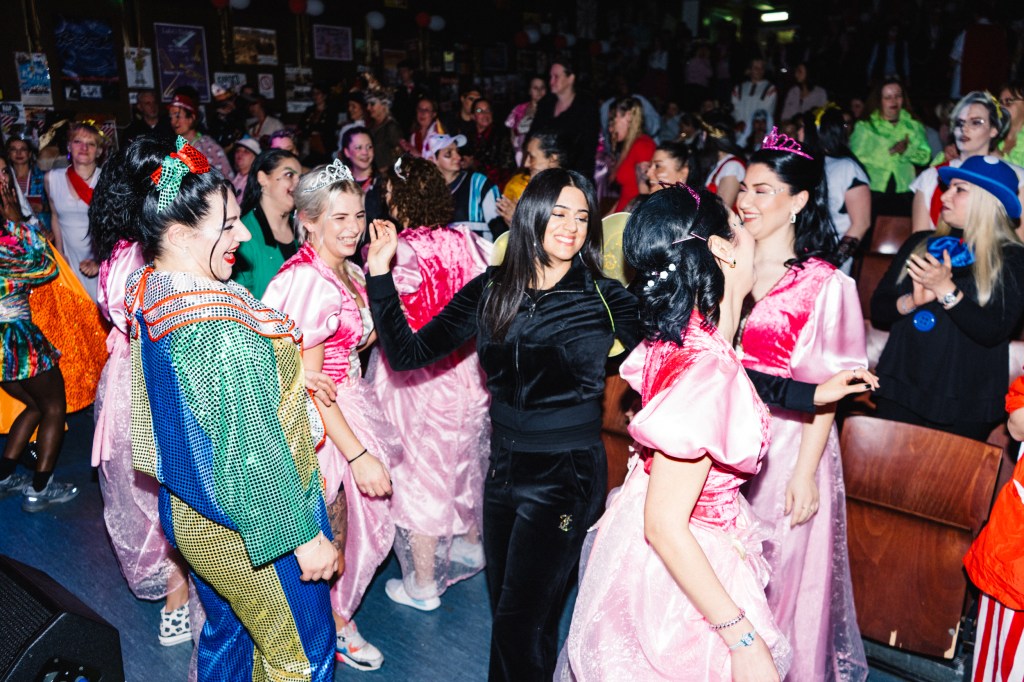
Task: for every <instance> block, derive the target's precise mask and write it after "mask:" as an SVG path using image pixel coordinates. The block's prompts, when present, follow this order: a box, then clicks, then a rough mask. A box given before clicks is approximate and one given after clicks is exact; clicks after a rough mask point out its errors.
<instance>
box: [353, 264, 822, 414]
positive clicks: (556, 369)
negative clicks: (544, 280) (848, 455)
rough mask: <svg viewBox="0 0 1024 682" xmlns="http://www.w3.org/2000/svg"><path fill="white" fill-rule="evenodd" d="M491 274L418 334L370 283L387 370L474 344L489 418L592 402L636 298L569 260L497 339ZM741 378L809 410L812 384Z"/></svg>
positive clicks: (378, 283)
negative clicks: (490, 316)
mask: <svg viewBox="0 0 1024 682" xmlns="http://www.w3.org/2000/svg"><path fill="white" fill-rule="evenodd" d="M492 273H493V268H489V269H488V270H487V271H486V272H485V273H483V274H482V275H480V276H479V277H477V278H475V279H474V280H472V281H471V282H469V283H468V284H466V286H465V287H463V288H462V290H460V291H459V292H458V293H457V294H456V295H455V297H454V298H453V299H452V300H451V302H449V303H448V305H447V306H445V308H444V309H443V310H442V311H441V312H440V313H439V314H438V315H437V316H436V317H435V318H434V319H433V320H431V321H430V322H429V323H427V324H426V325H425V326H423V327H422V328H421V329H420V330H419V331H418V332H416V333H413V331H412V330H411V329H410V328H409V325H408V323H407V322H406V320H405V316H404V314H403V313H402V308H401V305H400V303H399V299H398V294H397V292H396V291H395V286H394V280H393V279H392V278H391V276H390V274H389V275H381V276H377V277H368V278H367V281H366V289H367V293H368V297H369V303H370V308H371V310H372V311H373V318H374V322H375V324H376V326H377V330H378V337H379V338H380V342H381V346H382V347H383V350H384V353H385V355H386V356H387V358H388V362H389V363H390V364H391V367H392V368H394V369H396V370H405V369H415V368H417V367H424V366H426V365H429V364H430V363H432V362H434V361H436V360H439V359H440V358H443V357H445V356H446V355H448V354H449V353H451V352H453V351H454V350H455V349H457V348H459V347H460V346H462V345H463V344H464V343H466V342H467V341H469V340H470V339H472V338H476V343H477V353H478V355H479V357H480V364H481V365H482V366H483V369H484V372H486V374H487V388H488V389H489V391H490V394H491V398H492V403H493V404H492V415H493V414H494V411H495V405H494V404H496V406H497V407H498V409H503V408H510V409H511V410H512V411H525V410H545V409H547V410H559V409H564V408H570V407H576V406H579V405H581V404H584V403H593V404H595V405H596V404H598V403H599V401H600V400H601V397H602V395H603V393H604V382H605V365H606V361H607V358H608V351H609V350H610V348H611V345H612V341H613V340H614V339H615V338H618V339H619V341H621V342H622V344H623V345H624V346H625V347H626V349H627V350H632V349H633V348H634V347H635V346H636V345H637V344H638V343H639V342H640V325H639V318H638V313H637V303H636V298H635V297H634V296H633V295H632V294H630V293H629V292H627V291H626V290H625V289H624V288H623V287H622V285H621V284H619V283H618V282H617V281H615V280H612V279H607V278H599V279H597V280H596V281H595V280H594V278H593V277H592V276H591V275H590V273H589V271H588V270H587V269H586V268H585V267H584V266H583V265H582V264H581V263H580V262H579V261H575V260H574V261H573V265H572V267H571V268H570V269H569V272H568V273H567V274H566V275H565V277H563V278H562V280H561V281H559V282H558V283H557V284H556V285H555V286H554V287H552V288H551V289H549V290H546V291H529V292H527V293H526V295H524V296H523V302H522V304H521V306H520V309H519V314H518V315H517V317H516V318H515V320H514V321H513V323H512V325H511V327H510V328H509V331H508V333H507V334H506V335H505V338H504V339H503V340H501V341H497V340H495V339H494V338H492V336H491V334H490V330H488V329H487V328H486V327H484V326H482V325H481V324H480V315H481V311H482V304H483V301H484V297H485V295H486V292H487V287H488V284H489V282H490V280H491V276H492ZM598 288H600V295H598ZM602 298H603V300H602ZM613 322H614V331H613V329H612V325H613ZM748 374H749V375H750V377H751V380H752V381H753V383H754V385H755V387H756V388H757V391H758V393H759V394H760V396H761V398H762V399H763V400H764V401H765V402H766V403H769V404H775V405H782V406H784V407H787V408H789V409H795V410H801V411H804V412H814V404H813V398H814V388H815V386H814V385H813V384H804V383H801V382H796V381H793V380H790V379H785V378H782V377H773V376H770V375H767V374H761V373H759V372H754V371H748Z"/></svg>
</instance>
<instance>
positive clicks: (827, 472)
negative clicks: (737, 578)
mask: <svg viewBox="0 0 1024 682" xmlns="http://www.w3.org/2000/svg"><path fill="white" fill-rule="evenodd" d="M803 425H804V421H803V420H802V419H801V417H800V415H797V414H796V413H793V412H788V411H786V410H781V409H776V410H773V411H772V444H771V447H770V448H769V450H768V454H767V456H765V458H764V460H763V463H762V469H761V472H760V473H759V474H758V475H757V476H755V477H754V479H753V481H752V482H751V484H750V490H749V492H748V498H749V499H750V505H751V507H753V509H754V513H755V514H757V515H758V516H759V517H760V518H762V519H764V520H765V522H766V523H768V524H770V525H771V526H772V529H773V530H772V536H771V538H770V539H769V540H768V542H766V543H765V552H764V554H765V559H766V560H767V561H768V565H769V566H770V567H771V572H772V573H771V575H772V580H771V582H770V583H769V584H768V590H767V592H768V603H769V605H771V608H772V613H773V614H774V615H775V620H776V621H777V622H778V624H779V627H780V628H782V631H783V632H784V633H785V635H786V637H787V638H789V641H790V642H792V643H793V667H792V668H791V669H790V672H789V677H788V678H787V679H789V680H791V681H792V682H802V681H803V680H843V681H844V682H845V681H846V680H852V681H857V680H864V679H866V678H867V674H868V667H867V659H866V658H865V655H864V644H863V642H862V641H861V639H860V629H859V628H858V627H857V613H856V610H855V609H854V604H853V588H852V585H851V583H850V559H849V552H848V550H847V546H846V488H845V486H844V484H843V470H842V460H841V458H840V453H839V436H838V432H837V430H836V427H835V426H833V427H832V432H831V433H830V434H829V437H828V441H827V442H826V444H825V451H824V453H823V454H822V456H821V461H820V462H819V464H818V472H817V481H818V495H819V506H818V512H817V514H815V515H814V516H813V517H812V518H811V520H810V521H808V522H807V523H804V524H802V525H800V526H797V527H796V528H790V517H789V516H786V515H785V514H784V510H785V505H786V486H787V485H788V484H789V479H790V477H791V476H792V475H793V470H794V468H795V467H796V460H797V455H798V454H799V451H800V438H801V434H802V431H803Z"/></svg>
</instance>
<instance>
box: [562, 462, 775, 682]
mask: <svg viewBox="0 0 1024 682" xmlns="http://www.w3.org/2000/svg"><path fill="white" fill-rule="evenodd" d="M649 480H650V477H649V476H648V475H647V474H646V473H644V470H643V466H642V465H641V466H636V467H634V469H633V471H632V472H631V473H630V475H629V477H627V479H626V482H625V483H624V484H623V487H622V490H621V492H620V493H619V494H618V495H617V496H616V498H615V500H614V502H613V503H612V505H611V507H610V508H609V509H608V511H607V512H606V513H605V515H604V516H603V517H602V518H601V520H600V521H599V522H598V524H597V531H596V533H597V535H596V538H595V539H594V542H593V549H592V550H591V552H590V555H589V557H587V560H586V572H585V574H584V576H583V579H582V582H581V583H580V588H579V595H578V596H577V598H576V608H575V610H574V611H573V616H572V626H571V628H570V630H569V638H568V639H567V640H566V643H565V649H564V651H563V652H562V656H561V657H560V664H559V668H558V670H557V671H556V673H555V680H559V681H561V682H569V681H577V682H590V681H592V680H607V681H618V682H643V681H655V680H657V681H662V680H677V681H678V680H690V681H692V682H730V681H731V680H732V668H731V659H730V655H729V649H728V647H727V646H726V644H725V642H724V641H723V640H722V638H721V636H719V635H718V634H717V633H716V632H715V631H713V630H711V629H710V627H709V626H708V622H707V621H706V620H705V619H704V616H703V615H701V613H700V611H698V610H697V609H696V607H694V605H693V604H692V603H690V601H689V600H688V599H687V598H686V596H685V595H684V594H683V591H682V590H681V589H679V585H678V584H677V583H676V582H675V580H674V579H673V578H672V576H671V574H670V573H669V572H668V569H667V568H666V567H665V564H664V563H663V562H662V560H661V558H660V557H659V556H658V554H657V553H656V552H655V551H654V550H653V549H652V548H651V546H650V545H649V544H648V543H647V539H646V537H645V536H644V503H645V500H646V497H647V485H648V482H649ZM740 505H741V511H740V515H739V517H738V518H737V521H736V524H735V526H734V527H731V528H718V527H708V526H705V525H703V524H698V523H696V522H694V523H691V524H690V529H691V531H692V532H693V534H694V536H695V537H696V539H697V542H698V543H700V546H701V548H702V549H703V550H704V553H705V554H706V555H707V558H708V561H709V562H710V563H711V566H712V568H713V569H714V570H715V574H716V575H717V576H718V579H719V580H720V581H721V583H722V586H723V587H725V590H726V592H728V593H729V596H730V597H732V599H733V600H734V601H735V602H736V603H737V604H741V605H742V606H743V608H744V610H745V611H746V614H747V618H748V619H749V620H750V622H751V623H752V624H753V625H754V628H755V629H756V630H757V633H758V635H759V636H760V637H761V638H762V639H763V640H764V641H765V643H766V644H767V645H768V648H769V649H770V650H771V653H772V657H773V659H774V661H775V665H776V667H777V668H778V670H779V674H780V675H785V673H786V670H787V669H788V668H789V661H790V656H791V654H790V647H789V643H788V642H787V641H786V638H785V637H784V636H783V635H782V633H781V632H780V631H779V629H778V628H777V627H776V626H775V621H774V619H773V618H772V614H771V611H770V610H769V608H768V602H767V600H766V598H765V594H764V586H765V584H766V583H767V582H768V567H767V565H766V563H765V561H764V559H763V557H762V556H761V542H762V539H763V538H764V537H766V536H767V529H766V528H765V527H764V526H763V524H761V523H759V522H758V521H757V520H756V518H755V517H754V516H753V514H752V513H751V512H750V508H749V506H748V505H747V504H746V502H745V501H743V499H742V497H741V498H740ZM681 522H683V521H681ZM592 532H594V531H592Z"/></svg>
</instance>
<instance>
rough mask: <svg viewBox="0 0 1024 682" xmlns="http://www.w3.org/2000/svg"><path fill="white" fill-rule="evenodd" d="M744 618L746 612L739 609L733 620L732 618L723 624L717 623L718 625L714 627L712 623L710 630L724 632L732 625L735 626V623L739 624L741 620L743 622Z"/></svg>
mask: <svg viewBox="0 0 1024 682" xmlns="http://www.w3.org/2000/svg"><path fill="white" fill-rule="evenodd" d="M746 617H747V612H746V611H744V610H743V609H740V615H738V616H736V617H735V618H733V619H732V620H730V621H726V622H724V623H719V624H718V625H715V624H713V623H712V624H711V629H712V630H724V629H726V628H731V627H732V626H733V625H736V623H739V622H740V621H741V620H743V619H744V618H746Z"/></svg>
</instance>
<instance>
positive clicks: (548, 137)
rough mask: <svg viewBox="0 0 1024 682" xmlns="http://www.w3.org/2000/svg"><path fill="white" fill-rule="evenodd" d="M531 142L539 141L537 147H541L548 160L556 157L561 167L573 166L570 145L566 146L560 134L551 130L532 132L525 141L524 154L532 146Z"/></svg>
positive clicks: (544, 129) (543, 129)
mask: <svg viewBox="0 0 1024 682" xmlns="http://www.w3.org/2000/svg"><path fill="white" fill-rule="evenodd" d="M530 140H537V146H538V147H540V151H541V153H542V154H544V156H545V157H546V158H551V157H552V156H554V157H555V158H556V159H558V165H559V166H560V167H562V168H565V167H567V166H571V165H572V161H571V160H570V158H569V145H567V144H566V142H565V139H564V138H563V137H562V135H561V134H560V133H558V132H556V131H554V130H552V129H550V128H541V129H539V130H531V131H530V132H529V133H527V135H526V139H524V140H523V152H525V151H526V145H528V144H530Z"/></svg>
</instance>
